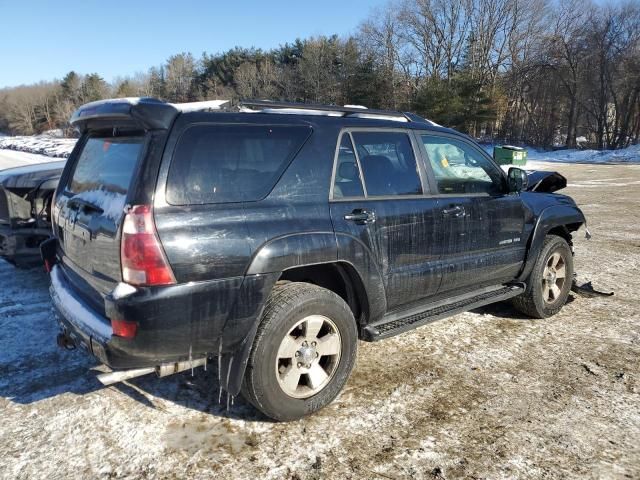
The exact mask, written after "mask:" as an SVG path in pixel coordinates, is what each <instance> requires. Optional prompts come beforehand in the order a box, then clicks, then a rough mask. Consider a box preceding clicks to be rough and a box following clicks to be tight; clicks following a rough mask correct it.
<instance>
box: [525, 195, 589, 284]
mask: <svg viewBox="0 0 640 480" xmlns="http://www.w3.org/2000/svg"><path fill="white" fill-rule="evenodd" d="M585 222H586V219H585V217H584V214H583V213H582V211H581V210H580V209H579V208H578V207H577V206H575V205H552V206H549V207H547V208H545V209H544V210H542V212H540V215H539V216H538V218H537V220H536V223H535V226H534V228H533V232H532V233H531V236H530V237H529V240H528V243H527V256H526V258H525V262H524V265H523V268H522V270H521V272H520V274H519V275H518V280H520V281H524V280H526V279H527V277H528V276H529V274H530V273H531V270H532V269H533V266H534V265H535V262H536V259H537V258H538V254H539V253H540V249H541V248H542V245H543V244H544V239H545V237H546V236H547V235H558V236H559V237H562V238H564V239H565V240H566V241H567V243H568V244H569V246H570V247H572V245H573V243H572V237H571V233H572V232H575V231H576V230H578V229H579V228H580V227H581V226H582V225H583V224H584V223H585ZM572 250H573V248H572Z"/></svg>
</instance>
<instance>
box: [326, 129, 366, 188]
mask: <svg viewBox="0 0 640 480" xmlns="http://www.w3.org/2000/svg"><path fill="white" fill-rule="evenodd" d="M345 197H364V191H363V189H362V180H361V179H360V170H359V169H358V163H357V161H356V154H355V152H354V150H353V144H352V143H351V137H350V136H349V134H348V133H345V134H343V135H342V140H341V141H340V148H339V149H338V164H337V166H336V178H335V182H334V184H333V198H345Z"/></svg>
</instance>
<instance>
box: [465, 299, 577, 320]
mask: <svg viewBox="0 0 640 480" xmlns="http://www.w3.org/2000/svg"><path fill="white" fill-rule="evenodd" d="M574 300H575V296H574V295H573V294H569V297H568V298H567V303H571V302H573V301H574ZM471 312H473V313H477V314H480V315H486V314H489V315H493V316H494V317H499V318H503V319H507V320H520V321H523V322H532V321H536V319H535V318H531V317H528V316H526V315H525V314H524V313H521V312H519V311H518V310H516V309H515V308H514V306H513V305H511V303H509V302H508V301H507V302H498V303H490V304H489V305H485V306H484V307H478V308H474V309H473V310H471Z"/></svg>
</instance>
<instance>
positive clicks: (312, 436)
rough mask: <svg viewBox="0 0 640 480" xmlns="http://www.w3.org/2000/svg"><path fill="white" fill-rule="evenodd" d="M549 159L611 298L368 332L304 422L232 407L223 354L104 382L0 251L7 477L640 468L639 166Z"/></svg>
mask: <svg viewBox="0 0 640 480" xmlns="http://www.w3.org/2000/svg"><path fill="white" fill-rule="evenodd" d="M536 167H540V165H536ZM542 167H543V168H550V169H557V170H559V171H561V172H562V173H563V174H565V175H566V176H567V178H568V179H569V182H570V185H569V187H568V188H567V190H566V193H569V194H571V195H572V196H574V198H575V199H576V201H577V202H578V204H579V205H580V206H581V207H582V208H583V209H584V212H585V213H586V215H587V218H588V221H589V228H590V230H591V233H592V234H593V238H592V239H591V240H590V241H587V240H586V239H584V231H583V230H581V231H580V232H579V233H578V234H577V236H576V238H575V244H576V270H577V272H578V273H579V275H580V279H581V280H582V281H586V280H592V281H593V282H594V285H595V286H597V287H598V288H600V289H603V290H609V289H611V290H614V291H615V296H614V297H611V298H596V299H587V298H583V297H578V296H575V295H573V294H572V297H571V299H570V300H571V301H570V303H569V304H568V305H566V307H565V308H564V309H563V310H562V312H561V313H560V314H559V315H557V316H555V317H553V318H549V319H546V320H530V319H526V318H523V317H522V316H521V315H519V314H518V313H516V312H515V311H514V310H513V309H512V308H511V307H509V306H508V305H497V306H490V307H487V308H483V309H480V310H478V311H474V312H470V313H466V314H462V315H458V316H456V317H453V318H450V319H447V320H443V321H440V322H436V323H434V324H431V325H428V326H425V327H422V328H420V329H418V330H415V331H413V332H410V333H408V334H404V335H402V336H399V337H395V338H392V339H389V340H385V341H383V342H378V343H373V344H371V343H361V344H360V346H359V348H360V350H359V354H358V362H357V365H356V368H355V371H354V373H353V375H352V377H351V379H350V381H349V383H348V384H347V387H346V389H345V390H344V392H343V393H342V394H341V396H340V397H339V398H338V399H337V400H336V401H335V402H334V403H333V404H332V405H331V406H329V407H328V408H326V409H324V410H322V411H321V412H319V413H318V414H316V415H314V416H312V417H310V418H307V419H304V420H301V421H298V422H294V423H288V424H277V423H272V422H270V421H268V420H267V419H265V418H264V417H262V416H261V415H259V414H258V413H257V412H256V411H255V410H254V409H252V408H251V407H250V406H248V405H247V404H246V403H245V402H244V401H243V400H242V399H241V398H238V399H236V401H235V405H233V406H232V408H231V409H230V411H228V412H227V411H226V410H225V408H224V406H223V405H219V404H218V402H217V381H216V372H215V370H214V369H209V371H207V372H204V371H202V370H201V371H196V375H195V377H193V378H192V377H191V376H190V375H189V374H181V375H177V376H173V377H168V378H165V379H156V378H154V377H147V378H140V379H137V380H133V381H130V382H128V383H126V384H121V385H118V386H113V387H108V388H105V387H102V386H100V384H99V383H98V381H97V380H96V379H95V372H93V371H91V370H90V369H91V368H93V367H95V364H94V363H93V362H92V361H91V360H89V359H87V358H85V356H84V355H83V354H82V353H80V352H77V351H76V352H67V351H62V350H60V349H58V348H57V347H56V346H55V333H56V326H55V324H54V321H53V319H52V317H51V313H50V311H49V301H48V294H47V278H46V276H45V275H44V274H43V273H42V272H40V270H31V271H26V272H25V271H16V270H15V269H14V268H13V267H11V266H10V265H8V264H5V263H3V262H0V477H2V478H7V479H15V478H25V479H26V478H30V479H31V478H47V479H57V478H103V477H104V478H122V477H136V478H176V477H184V478H187V477H188V478H203V479H204V478H251V479H253V478H261V479H265V480H266V479H271V478H289V479H301V480H302V479H321V478H330V479H333V478H336V479H343V478H358V479H359V478H366V479H369V478H371V479H375V478H380V479H406V478H417V479H443V478H446V479H452V478H470V479H478V478H491V479H495V478H536V479H538V478H549V479H559V478H636V479H638V478H640V302H639V299H638V293H637V291H638V290H637V289H638V283H639V282H640V277H639V275H638V272H639V267H640V208H639V207H640V165H586V164H582V165H577V164H576V165H573V164H572V165H565V164H563V165H548V164H547V165H542ZM223 403H224V402H223Z"/></svg>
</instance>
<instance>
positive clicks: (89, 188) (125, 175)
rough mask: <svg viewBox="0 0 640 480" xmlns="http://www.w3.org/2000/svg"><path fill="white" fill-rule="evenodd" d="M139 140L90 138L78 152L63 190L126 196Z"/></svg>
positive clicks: (140, 145) (138, 150)
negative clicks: (67, 182)
mask: <svg viewBox="0 0 640 480" xmlns="http://www.w3.org/2000/svg"><path fill="white" fill-rule="evenodd" d="M143 141H144V139H143V138H142V137H108V138H107V137H102V138H99V137H91V138H89V139H88V140H87V143H86V144H85V145H84V148H83V149H82V153H80V158H78V161H77V163H76V165H75V167H74V170H73V174H72V175H71V179H70V181H69V185H68V186H67V190H68V191H70V192H71V193H74V194H79V193H85V192H93V191H105V192H109V193H113V194H119V195H126V193H127V190H128V189H129V184H130V183H131V178H132V177H133V172H134V170H135V168H136V163H137V161H138V156H139V155H140V151H141V150H142V143H143Z"/></svg>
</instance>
